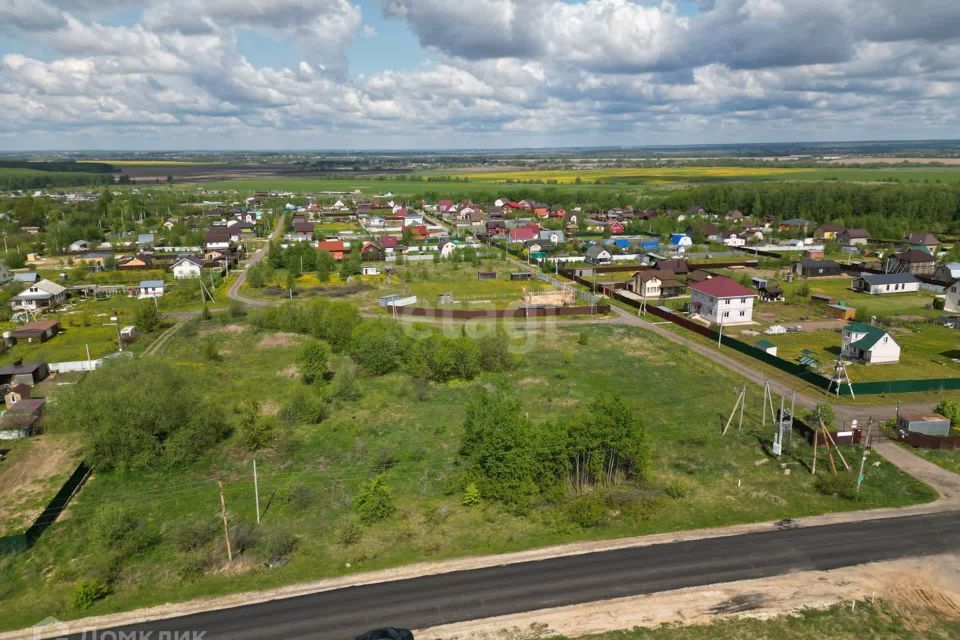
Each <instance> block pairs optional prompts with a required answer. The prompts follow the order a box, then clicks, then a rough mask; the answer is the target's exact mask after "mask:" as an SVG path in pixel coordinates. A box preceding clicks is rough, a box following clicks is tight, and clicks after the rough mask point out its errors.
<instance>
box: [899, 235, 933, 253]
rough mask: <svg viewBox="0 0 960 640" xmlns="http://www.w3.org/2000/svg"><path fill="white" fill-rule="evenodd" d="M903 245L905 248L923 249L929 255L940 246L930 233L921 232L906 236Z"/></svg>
mask: <svg viewBox="0 0 960 640" xmlns="http://www.w3.org/2000/svg"><path fill="white" fill-rule="evenodd" d="M903 244H904V245H905V246H907V247H923V248H925V249H926V250H927V251H929V252H930V253H934V252H935V251H936V250H937V247H939V246H940V241H939V240H937V237H936V236H935V235H933V234H932V233H928V232H922V231H921V232H916V233H911V234H908V235H907V236H906V237H905V238H904V239H903Z"/></svg>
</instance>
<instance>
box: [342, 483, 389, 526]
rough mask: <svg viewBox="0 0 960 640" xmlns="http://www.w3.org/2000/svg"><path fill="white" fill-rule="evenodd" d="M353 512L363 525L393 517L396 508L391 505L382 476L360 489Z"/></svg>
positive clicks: (387, 489)
mask: <svg viewBox="0 0 960 640" xmlns="http://www.w3.org/2000/svg"><path fill="white" fill-rule="evenodd" d="M353 511H354V513H356V514H357V516H358V517H359V518H360V521H361V522H362V523H363V524H368V525H369V524H373V523H374V522H379V521H380V520H385V519H386V518H389V517H390V516H391V515H393V512H394V511H396V506H394V504H393V496H392V495H391V494H390V487H388V486H387V483H386V481H385V480H384V479H383V476H382V475H380V476H377V477H376V478H374V479H373V480H371V481H370V482H368V483H367V484H365V485H363V487H361V488H360V493H358V494H357V497H356V498H354V501H353Z"/></svg>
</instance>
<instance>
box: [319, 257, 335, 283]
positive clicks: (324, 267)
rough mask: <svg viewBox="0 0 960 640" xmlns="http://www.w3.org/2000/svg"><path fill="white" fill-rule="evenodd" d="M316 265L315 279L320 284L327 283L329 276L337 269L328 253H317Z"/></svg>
mask: <svg viewBox="0 0 960 640" xmlns="http://www.w3.org/2000/svg"><path fill="white" fill-rule="evenodd" d="M316 264H317V278H318V279H319V280H320V282H327V281H328V280H330V274H332V273H333V272H334V271H335V270H336V268H337V261H336V259H334V257H333V256H332V255H331V254H330V252H329V251H323V250H320V251H318V252H317V258H316Z"/></svg>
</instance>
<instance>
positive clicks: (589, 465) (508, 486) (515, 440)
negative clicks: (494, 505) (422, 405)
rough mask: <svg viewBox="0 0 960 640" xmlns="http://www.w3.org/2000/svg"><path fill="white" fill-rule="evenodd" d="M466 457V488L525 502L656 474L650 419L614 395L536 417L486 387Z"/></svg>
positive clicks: (475, 405)
mask: <svg viewBox="0 0 960 640" xmlns="http://www.w3.org/2000/svg"><path fill="white" fill-rule="evenodd" d="M460 457H461V459H462V464H463V468H464V472H463V482H464V487H465V493H466V494H470V493H473V492H478V493H479V494H480V496H481V497H482V498H485V499H488V500H495V501H499V502H504V503H507V504H512V505H518V506H522V505H524V504H527V503H529V502H530V501H531V500H534V499H536V498H544V499H547V500H552V501H558V500H560V499H562V498H564V497H566V496H568V495H575V496H579V495H583V494H584V493H586V492H588V491H595V490H597V489H603V488H606V487H610V486H613V485H617V484H619V483H621V482H623V481H628V480H632V481H638V480H646V479H648V478H649V476H650V448H649V445H648V442H647V436H646V430H645V428H644V425H643V423H642V421H641V420H640V418H639V417H638V416H637V415H636V414H635V413H634V412H633V411H631V410H630V409H629V408H627V407H626V406H625V405H624V404H623V402H622V401H621V400H620V399H619V398H615V397H613V396H601V397H598V398H596V399H595V400H593V401H592V402H591V403H590V404H589V405H587V406H586V407H585V408H583V409H581V410H580V411H578V412H576V413H575V414H574V415H572V416H567V417H565V418H564V419H562V420H558V421H556V422H550V423H536V422H533V421H532V420H530V418H529V416H528V414H527V413H526V412H525V411H524V410H523V407H522V406H521V404H520V401H519V400H517V399H515V398H510V397H508V396H505V395H499V394H488V393H482V392H481V393H478V395H477V396H476V397H475V398H474V399H473V401H472V402H471V403H470V405H469V406H468V407H467V416H466V420H465V421H464V435H463V444H462V446H461V447H460ZM573 506H574V508H576V507H577V505H576V503H574V505H573ZM579 506H581V507H582V506H583V505H579ZM591 506H598V505H597V504H595V503H591ZM599 506H600V507H601V508H603V507H602V505H599ZM581 515H583V514H581ZM601 517H605V509H604V511H603V513H602V514H601ZM580 524H583V523H582V522H581V523H580Z"/></svg>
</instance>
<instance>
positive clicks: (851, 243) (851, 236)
mask: <svg viewBox="0 0 960 640" xmlns="http://www.w3.org/2000/svg"><path fill="white" fill-rule="evenodd" d="M837 239H838V240H840V244H842V245H843V246H845V247H856V246H863V245H865V244H867V243H868V242H869V241H870V234H869V233H868V232H867V230H866V229H844V230H843V231H841V232H840V234H839V235H838V236H837Z"/></svg>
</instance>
